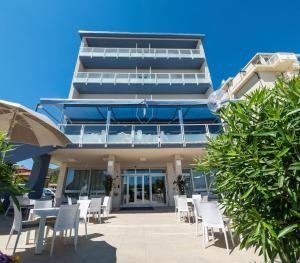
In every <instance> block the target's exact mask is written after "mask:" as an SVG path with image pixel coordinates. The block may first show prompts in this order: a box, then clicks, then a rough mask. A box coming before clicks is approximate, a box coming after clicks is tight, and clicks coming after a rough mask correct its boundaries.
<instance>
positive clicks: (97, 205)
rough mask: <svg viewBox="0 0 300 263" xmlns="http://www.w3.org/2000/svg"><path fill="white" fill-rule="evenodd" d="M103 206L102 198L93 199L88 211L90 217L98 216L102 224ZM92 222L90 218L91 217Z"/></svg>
mask: <svg viewBox="0 0 300 263" xmlns="http://www.w3.org/2000/svg"><path fill="white" fill-rule="evenodd" d="M101 205H102V198H101V197H99V198H92V199H91V202H90V207H89V209H88V215H90V214H92V215H93V216H94V215H95V214H98V221H99V222H101ZM89 221H90V217H89Z"/></svg>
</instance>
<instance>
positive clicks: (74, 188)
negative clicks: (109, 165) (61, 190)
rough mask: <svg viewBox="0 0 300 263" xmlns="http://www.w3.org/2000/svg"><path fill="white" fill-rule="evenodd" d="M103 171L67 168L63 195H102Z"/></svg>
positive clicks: (104, 172)
mask: <svg viewBox="0 0 300 263" xmlns="http://www.w3.org/2000/svg"><path fill="white" fill-rule="evenodd" d="M105 174H106V171H105V170H96V169H84V170H83V169H73V168H68V173H67V179H66V186H65V193H74V194H79V195H86V194H91V195H97V194H100V193H104V184H103V182H104V176H105Z"/></svg>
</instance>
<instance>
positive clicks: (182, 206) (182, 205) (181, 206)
mask: <svg viewBox="0 0 300 263" xmlns="http://www.w3.org/2000/svg"><path fill="white" fill-rule="evenodd" d="M177 207H178V214H179V219H180V220H181V218H182V216H185V215H186V216H187V218H188V221H189V223H191V220H190V215H191V211H190V210H189V207H188V204H187V198H186V196H178V198H177Z"/></svg>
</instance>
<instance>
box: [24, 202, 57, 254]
mask: <svg viewBox="0 0 300 263" xmlns="http://www.w3.org/2000/svg"><path fill="white" fill-rule="evenodd" d="M58 211H59V207H53V208H40V209H31V210H30V214H31V215H34V216H38V217H39V219H40V223H39V230H38V235H37V240H36V245H35V254H41V253H42V251H43V243H44V232H45V226H46V219H47V217H50V216H57V215H58ZM27 235H29V231H28V232H27ZM27 237H29V236H27Z"/></svg>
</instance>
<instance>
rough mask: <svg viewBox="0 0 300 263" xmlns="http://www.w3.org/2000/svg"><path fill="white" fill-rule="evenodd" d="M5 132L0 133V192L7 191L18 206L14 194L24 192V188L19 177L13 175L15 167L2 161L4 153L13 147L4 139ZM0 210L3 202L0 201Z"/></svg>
mask: <svg viewBox="0 0 300 263" xmlns="http://www.w3.org/2000/svg"><path fill="white" fill-rule="evenodd" d="M5 138H6V134H5V133H0V193H2V194H3V193H8V194H10V196H11V197H12V199H13V200H14V202H15V203H16V205H17V206H19V203H18V200H17V199H16V195H20V194H22V193H25V192H26V190H25V189H24V188H23V187H22V186H21V183H22V182H23V181H22V180H21V178H20V177H19V176H17V175H15V168H14V166H13V165H12V164H11V163H8V162H6V161H4V156H5V154H6V153H7V152H8V151H9V150H11V149H12V148H13V145H12V144H10V143H8V142H6V141H5ZM0 210H3V204H2V202H0Z"/></svg>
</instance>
